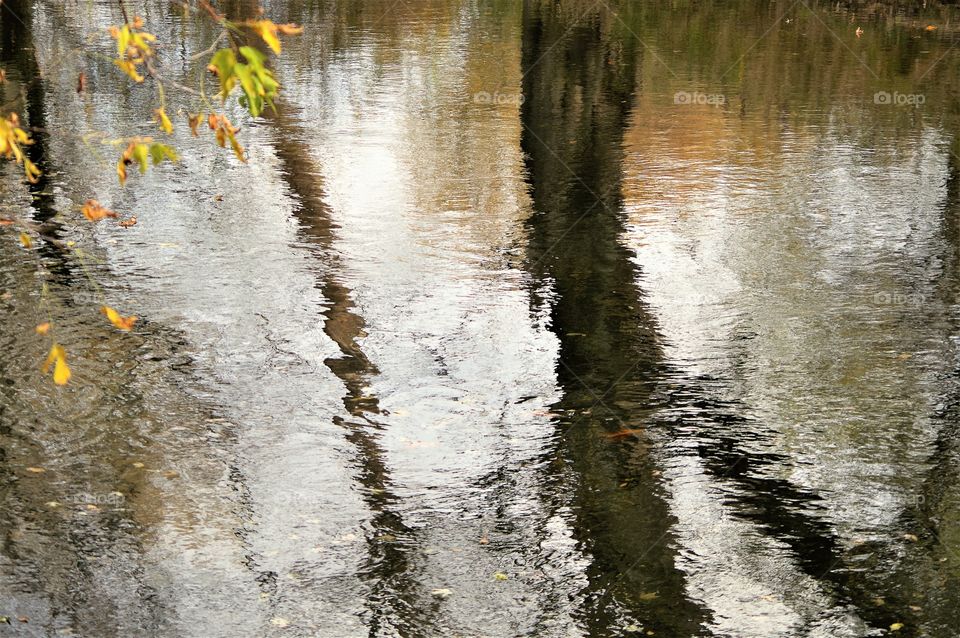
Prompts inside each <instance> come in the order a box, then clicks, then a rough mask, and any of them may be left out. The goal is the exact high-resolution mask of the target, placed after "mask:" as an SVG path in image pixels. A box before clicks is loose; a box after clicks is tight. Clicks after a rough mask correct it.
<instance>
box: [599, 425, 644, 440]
mask: <svg viewBox="0 0 960 638" xmlns="http://www.w3.org/2000/svg"><path fill="white" fill-rule="evenodd" d="M642 434H643V430H638V429H630V428H624V429H623V430H618V431H617V432H607V433H605V434H604V435H603V436H605V437H606V438H608V439H610V440H611V441H621V440H623V439H628V438H631V437H635V436H641V435H642Z"/></svg>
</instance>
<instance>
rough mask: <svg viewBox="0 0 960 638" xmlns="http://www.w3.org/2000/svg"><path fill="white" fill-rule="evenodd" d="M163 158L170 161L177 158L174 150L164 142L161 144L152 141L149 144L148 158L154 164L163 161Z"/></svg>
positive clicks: (174, 160)
mask: <svg viewBox="0 0 960 638" xmlns="http://www.w3.org/2000/svg"><path fill="white" fill-rule="evenodd" d="M164 158H167V159H168V160H170V161H171V162H176V161H177V160H178V159H180V158H179V156H177V153H176V151H174V150H173V149H172V148H170V147H169V146H167V145H166V144H161V143H160V142H154V143H153V144H151V145H150V159H152V160H153V164H154V166H156V165H157V164H159V163H160V162H162V161H163V159H164Z"/></svg>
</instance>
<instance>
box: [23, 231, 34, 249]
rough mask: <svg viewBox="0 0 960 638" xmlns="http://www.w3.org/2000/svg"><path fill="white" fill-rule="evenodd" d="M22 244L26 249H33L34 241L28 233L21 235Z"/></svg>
mask: <svg viewBox="0 0 960 638" xmlns="http://www.w3.org/2000/svg"><path fill="white" fill-rule="evenodd" d="M20 243H21V244H23V247H24V248H33V240H32V239H30V235H28V234H26V233H20Z"/></svg>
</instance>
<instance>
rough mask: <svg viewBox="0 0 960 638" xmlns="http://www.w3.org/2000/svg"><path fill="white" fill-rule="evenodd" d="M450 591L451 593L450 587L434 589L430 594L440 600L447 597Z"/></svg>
mask: <svg viewBox="0 0 960 638" xmlns="http://www.w3.org/2000/svg"><path fill="white" fill-rule="evenodd" d="M452 593H453V590H452V589H434V590H433V591H432V592H430V595H431V596H433V597H434V598H439V599H440V600H443V599H445V598H449V597H450V594H452Z"/></svg>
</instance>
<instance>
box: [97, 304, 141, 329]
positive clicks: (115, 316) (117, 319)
mask: <svg viewBox="0 0 960 638" xmlns="http://www.w3.org/2000/svg"><path fill="white" fill-rule="evenodd" d="M100 312H102V313H103V314H105V315H106V316H107V319H109V320H110V323H112V324H113V325H114V326H116V327H117V328H119V329H120V330H123V331H124V332H129V331H130V330H131V329H133V324H135V323H136V322H137V318H136V317H134V316H130V317H124V316H122V315H121V314H120V313H119V312H117V311H116V310H114V309H113V308H111V307H110V306H101V307H100Z"/></svg>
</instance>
